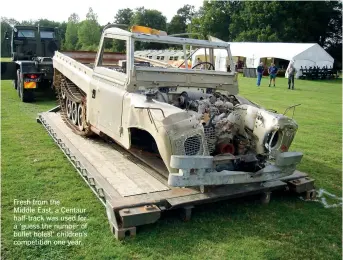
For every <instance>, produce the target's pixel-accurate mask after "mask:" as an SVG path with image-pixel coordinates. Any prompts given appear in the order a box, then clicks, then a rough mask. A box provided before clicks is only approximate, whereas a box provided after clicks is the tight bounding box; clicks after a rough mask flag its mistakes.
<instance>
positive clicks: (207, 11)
mask: <svg viewBox="0 0 343 260" xmlns="http://www.w3.org/2000/svg"><path fill="white" fill-rule="evenodd" d="M240 6H241V2H234V1H229V2H228V1H204V3H203V6H202V8H201V9H200V10H199V11H198V12H197V13H196V14H195V15H194V17H193V18H192V23H191V26H192V29H191V30H192V32H196V33H200V34H201V35H202V38H207V37H208V36H209V35H212V36H214V37H216V38H219V39H221V40H224V41H229V40H230V39H231V38H232V37H231V34H230V31H229V26H230V23H231V21H232V16H233V14H234V13H235V12H237V10H238V9H239V8H240Z"/></svg>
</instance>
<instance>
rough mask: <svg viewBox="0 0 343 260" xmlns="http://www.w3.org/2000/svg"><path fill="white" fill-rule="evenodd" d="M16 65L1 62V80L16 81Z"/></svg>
mask: <svg viewBox="0 0 343 260" xmlns="http://www.w3.org/2000/svg"><path fill="white" fill-rule="evenodd" d="M16 77H17V64H16V63H15V62H12V61H11V62H1V80H9V79H13V80H14V79H16Z"/></svg>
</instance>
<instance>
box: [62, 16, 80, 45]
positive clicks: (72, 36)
mask: <svg viewBox="0 0 343 260" xmlns="http://www.w3.org/2000/svg"><path fill="white" fill-rule="evenodd" d="M78 26H79V16H78V15H77V14H76V13H72V14H71V15H70V16H69V18H68V23H67V26H66V32H65V41H64V44H63V49H65V50H76V45H77V42H78V35H77V34H78Z"/></svg>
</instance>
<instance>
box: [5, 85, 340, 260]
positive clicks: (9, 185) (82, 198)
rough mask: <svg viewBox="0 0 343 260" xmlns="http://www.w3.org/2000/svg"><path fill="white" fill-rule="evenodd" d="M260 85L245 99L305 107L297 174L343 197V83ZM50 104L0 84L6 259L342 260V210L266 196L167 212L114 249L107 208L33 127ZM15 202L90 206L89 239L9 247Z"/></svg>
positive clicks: (246, 88)
mask: <svg viewBox="0 0 343 260" xmlns="http://www.w3.org/2000/svg"><path fill="white" fill-rule="evenodd" d="M262 84H263V86H262V87H261V88H260V89H258V88H256V87H255V79H248V78H240V91H241V94H242V95H244V96H246V97H247V98H249V99H251V100H253V101H255V102H257V103H259V104H261V105H263V106H265V107H267V108H274V109H276V110H278V111H279V112H283V111H284V110H285V108H286V107H287V106H289V105H292V104H298V103H301V104H302V105H301V106H300V107H297V109H296V112H295V119H296V121H297V123H298V124H299V131H298V133H297V135H296V138H295V141H294V143H293V145H292V147H291V150H297V151H302V152H303V153H304V158H303V161H302V163H301V165H299V170H301V171H304V172H308V173H310V175H311V177H313V178H315V179H316V186H317V188H323V189H325V190H327V191H329V192H331V193H334V194H336V195H338V196H341V195H342V194H341V190H342V181H341V176H342V175H341V174H342V173H341V170H342V169H341V166H342V139H341V137H342V135H341V133H342V114H341V113H342V99H341V98H342V81H341V79H339V80H335V81H333V80H332V81H300V80H297V81H296V90H294V91H291V90H288V89H286V88H287V87H286V79H279V78H278V79H277V87H276V88H268V87H267V85H268V84H267V80H266V79H265V78H264V79H263V80H262ZM55 105H56V103H55V101H54V100H53V99H50V100H48V101H43V99H42V98H40V99H39V100H38V101H37V102H36V103H34V104H24V103H21V102H19V98H18V97H17V94H16V92H15V90H14V89H13V88H12V85H11V83H10V82H9V81H3V82H2V85H1V120H2V129H1V141H2V147H1V152H2V182H1V186H2V187H1V188H2V205H1V209H2V216H1V221H2V226H1V233H2V238H1V244H2V250H1V253H2V259H92V260H93V259H187V260H190V259H341V246H342V240H341V227H342V223H341V219H342V218H341V210H342V209H341V208H324V207H323V205H322V204H320V203H317V202H304V201H302V200H300V199H299V198H298V197H297V196H284V195H282V194H275V195H272V200H271V202H270V204H269V205H268V206H263V205H261V204H259V203H258V202H257V201H256V200H253V199H249V200H235V201H227V202H220V203H215V204H212V205H207V206H200V207H197V208H196V209H195V210H194V211H193V217H192V220H191V221H190V222H182V221H181V220H180V219H179V218H178V216H177V214H171V215H168V216H165V217H164V218H163V219H162V220H160V221H159V222H157V223H156V224H152V225H149V226H144V227H141V228H139V229H138V234H137V237H136V238H134V239H131V240H126V241H124V242H119V241H116V240H115V239H114V238H113V236H112V234H111V232H110V230H109V226H108V223H107V217H106V213H105V210H104V208H103V206H102V205H101V204H100V203H99V201H98V200H97V198H96V197H95V196H94V195H93V193H92V192H91V191H90V190H89V188H88V187H87V186H86V184H85V183H84V182H83V180H82V179H81V178H80V177H79V176H78V174H77V173H76V171H75V170H74V168H73V167H72V166H71V165H70V163H69V162H68V161H67V159H65V157H64V155H63V154H62V152H61V151H60V150H59V148H58V147H57V146H56V145H55V144H54V142H53V141H52V140H51V139H50V137H49V136H48V134H47V133H46V132H45V130H44V129H43V127H42V126H41V125H39V124H37V123H36V121H35V118H36V115H37V113H38V112H41V111H46V110H48V109H50V108H52V107H53V106H55ZM14 199H58V200H60V201H61V203H62V204H63V205H64V206H67V207H76V206H77V207H80V208H86V209H87V212H86V214H85V216H86V217H87V218H88V221H87V223H88V229H87V231H88V236H87V237H85V238H83V239H82V245H80V246H70V247H67V246H64V247H62V246H40V247H29V246H15V245H13V240H14V238H13V224H14V221H13V200H14ZM333 202H334V201H329V203H333Z"/></svg>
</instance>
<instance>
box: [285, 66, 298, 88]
mask: <svg viewBox="0 0 343 260" xmlns="http://www.w3.org/2000/svg"><path fill="white" fill-rule="evenodd" d="M286 72H287V74H288V89H291V84H292V89H294V76H295V74H296V73H297V70H296V69H295V68H294V64H293V62H290V63H289V65H288V68H287V70H286Z"/></svg>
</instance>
